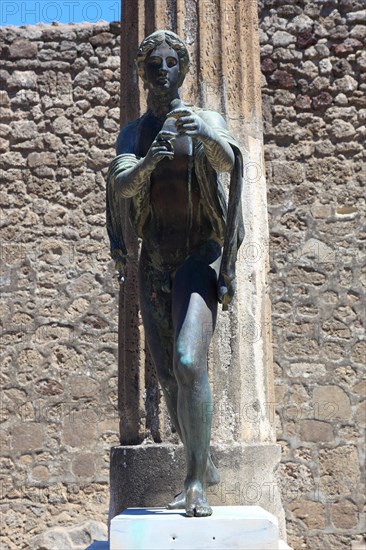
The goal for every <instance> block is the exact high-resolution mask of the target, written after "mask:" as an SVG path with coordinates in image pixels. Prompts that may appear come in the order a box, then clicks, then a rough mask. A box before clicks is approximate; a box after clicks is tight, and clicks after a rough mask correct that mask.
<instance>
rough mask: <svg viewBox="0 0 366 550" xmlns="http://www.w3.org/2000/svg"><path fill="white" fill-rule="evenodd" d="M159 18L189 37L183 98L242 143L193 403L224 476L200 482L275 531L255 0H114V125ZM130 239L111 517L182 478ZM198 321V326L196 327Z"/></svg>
mask: <svg viewBox="0 0 366 550" xmlns="http://www.w3.org/2000/svg"><path fill="white" fill-rule="evenodd" d="M164 28H166V29H170V30H173V31H174V32H176V33H177V34H179V35H180V36H181V37H182V39H183V40H184V41H185V42H186V44H187V45H188V49H189V53H190V57H191V71H190V73H189V74H188V75H187V78H186V80H185V83H184V86H183V89H182V97H183V99H184V101H185V102H186V103H191V104H195V105H199V106H204V107H205V108H212V109H214V110H216V111H220V112H221V113H222V114H223V116H224V117H225V118H226V120H227V122H228V126H229V129H230V130H231V131H232V133H233V134H234V135H235V136H236V137H237V139H238V140H239V142H240V144H241V146H242V150H243V153H244V189H243V197H242V201H243V215H244V224H245V229H246V236H245V240H244V243H243V245H242V248H241V250H240V254H239V260H238V265H237V275H238V284H237V296H236V300H235V302H234V304H233V306H231V307H230V309H229V311H228V312H223V311H221V310H220V313H219V320H218V325H217V329H216V332H215V335H214V339H213V342H212V344H211V348H210V356H209V371H210V379H211V384H212V390H213V396H214V402H215V405H214V409H213V410H211V411H208V410H204V408H203V411H202V414H203V415H208V414H210V415H211V414H212V415H213V426H212V456H213V458H214V461H215V462H216V463H217V465H218V467H219V469H220V472H221V477H222V480H221V483H220V484H219V485H217V486H215V487H213V488H210V489H209V491H208V497H209V502H210V504H211V505H219V504H228V505H240V504H242V505H245V504H255V505H260V506H263V508H265V509H266V510H268V511H270V512H272V513H274V514H275V515H276V516H277V517H278V519H279V523H280V529H281V531H282V536H284V534H285V527H284V513H283V509H282V505H281V499H280V494H279V490H278V487H277V468H278V465H279V461H280V447H279V445H277V444H276V443H275V436H274V425H273V423H274V388H273V375H272V353H271V330H270V301H269V297H268V286H267V280H266V273H267V268H268V252H267V248H268V221H267V203H266V184H265V172H264V162H263V133H262V118H261V96H260V83H261V73H260V63H259V39H258V17H257V2H256V0H149V2H145V1H143V0H136V2H133V3H132V2H123V18H122V40H121V125H124V124H126V123H127V122H128V121H130V120H133V119H135V118H137V117H138V116H139V115H140V113H142V112H143V111H144V110H145V105H146V104H145V94H144V92H143V90H142V87H141V83H138V82H137V75H136V71H135V70H134V67H133V56H134V55H135V53H136V51H137V48H138V45H139V43H140V42H141V40H142V39H143V38H144V37H145V36H147V35H148V34H150V33H151V32H153V31H154V30H157V29H164ZM138 86H139V87H140V88H138ZM138 89H139V93H136V90H138ZM127 207H128V205H126V204H125V205H124V208H125V211H124V212H126V213H127ZM125 218H127V216H125ZM128 240H129V242H128V248H129V250H130V251H132V252H131V258H130V261H129V264H128V272H127V280H126V283H125V285H124V286H123V287H122V289H121V298H120V341H119V344H120V345H119V410H120V418H121V430H120V433H121V446H119V447H115V448H113V449H112V451H111V507H110V515H111V517H113V516H114V515H116V514H117V513H119V512H120V511H121V510H122V509H123V508H125V507H130V506H162V505H164V504H165V503H167V502H168V501H169V500H170V499H171V497H172V496H174V494H176V493H178V492H179V491H180V490H181V487H182V482H183V478H184V473H185V465H184V453H183V448H182V446H181V445H177V444H176V443H177V441H176V436H175V435H174V434H172V433H171V431H170V425H169V421H168V418H167V414H166V411H165V407H164V404H163V402H162V400H161V399H160V392H159V389H158V386H157V381H156V377H155V374H154V371H153V369H152V366H151V360H150V358H149V355H148V352H147V350H146V347H145V345H144V337H143V329H142V324H141V319H140V317H139V312H138V300H137V291H136V266H137V251H138V243H137V242H136V240H134V237H133V235H131V233H129V239H128ZM220 309H221V308H220ZM200 330H202V337H205V328H204V327H201V329H200Z"/></svg>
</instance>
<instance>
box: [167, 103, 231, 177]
mask: <svg viewBox="0 0 366 550" xmlns="http://www.w3.org/2000/svg"><path fill="white" fill-rule="evenodd" d="M169 116H174V117H175V118H176V119H177V122H176V126H177V132H178V134H179V135H182V136H190V137H192V138H197V139H199V140H200V141H201V142H202V144H203V146H204V149H205V154H206V156H207V158H208V160H209V162H210V164H211V166H212V168H214V169H215V170H216V171H217V172H231V170H232V168H233V166H234V153H233V150H232V148H231V146H230V144H229V143H228V142H227V141H226V140H225V139H223V138H222V137H221V136H220V135H219V133H218V132H217V131H216V129H218V128H222V129H226V122H225V120H224V119H223V117H222V116H221V115H220V114H219V113H215V112H213V111H201V112H200V113H195V112H194V111H192V110H190V109H187V108H180V109H175V110H174V111H172V112H171V113H169V114H168V117H169Z"/></svg>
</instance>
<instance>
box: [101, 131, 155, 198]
mask: <svg viewBox="0 0 366 550" xmlns="http://www.w3.org/2000/svg"><path fill="white" fill-rule="evenodd" d="M134 142H135V127H134V125H133V124H128V125H127V126H125V127H124V128H122V130H121V131H120V133H119V135H118V138H117V143H116V153H117V156H116V157H115V159H114V160H113V161H112V162H111V164H110V167H109V172H108V175H109V178H110V179H112V181H113V183H114V185H115V190H116V191H117V194H118V195H120V197H122V198H123V199H128V198H130V197H133V196H134V195H136V194H137V193H138V192H139V191H140V190H141V188H142V187H143V186H144V185H145V183H146V181H147V179H148V178H149V176H150V174H151V171H150V172H149V170H148V166H146V160H145V159H146V157H143V158H139V157H137V156H136V155H135V153H134Z"/></svg>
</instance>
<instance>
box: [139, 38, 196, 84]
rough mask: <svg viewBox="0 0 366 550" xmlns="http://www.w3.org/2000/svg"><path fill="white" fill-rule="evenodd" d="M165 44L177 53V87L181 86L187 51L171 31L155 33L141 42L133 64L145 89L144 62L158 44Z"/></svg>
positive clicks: (185, 70) (187, 59)
mask: <svg viewBox="0 0 366 550" xmlns="http://www.w3.org/2000/svg"><path fill="white" fill-rule="evenodd" d="M163 42H165V43H166V44H167V45H168V46H170V47H171V48H172V49H173V50H175V51H176V52H177V55H178V59H179V71H180V76H179V81H178V87H180V86H181V85H182V84H183V81H184V79H185V76H186V74H187V72H188V68H189V55H188V50H187V48H186V45H185V44H184V42H183V41H182V40H181V39H180V38H179V36H178V35H177V34H175V33H174V32H171V31H166V30H163V31H156V32H153V33H152V34H150V35H149V36H147V37H146V38H145V39H144V40H143V41H142V42H141V45H140V47H139V50H138V52H137V57H136V60H135V63H136V65H137V70H138V73H139V76H140V77H141V78H142V80H143V81H144V84H145V87H147V80H146V73H145V61H146V59H147V58H148V57H149V55H150V53H151V52H152V51H153V50H154V49H155V48H156V47H157V46H159V45H160V44H163Z"/></svg>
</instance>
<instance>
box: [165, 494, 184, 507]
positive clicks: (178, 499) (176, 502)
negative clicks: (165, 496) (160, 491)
mask: <svg viewBox="0 0 366 550" xmlns="http://www.w3.org/2000/svg"><path fill="white" fill-rule="evenodd" d="M185 507H186V492H185V491H184V490H183V491H182V492H181V493H178V494H177V495H175V497H174V498H173V500H172V501H171V502H169V504H168V506H167V509H168V510H184V508H185Z"/></svg>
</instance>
